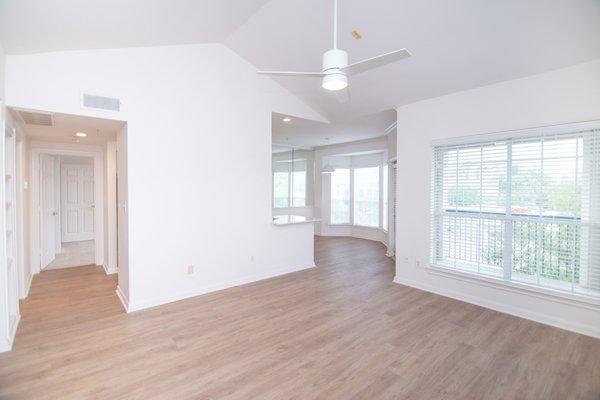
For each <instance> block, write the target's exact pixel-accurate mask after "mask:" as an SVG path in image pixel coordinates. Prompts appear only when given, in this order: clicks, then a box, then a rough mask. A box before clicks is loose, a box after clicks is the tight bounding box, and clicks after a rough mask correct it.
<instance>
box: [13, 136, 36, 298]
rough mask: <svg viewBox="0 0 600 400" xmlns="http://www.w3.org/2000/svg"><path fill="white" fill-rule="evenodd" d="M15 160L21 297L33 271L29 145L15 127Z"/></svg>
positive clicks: (25, 294)
mask: <svg viewBox="0 0 600 400" xmlns="http://www.w3.org/2000/svg"><path fill="white" fill-rule="evenodd" d="M17 132H18V135H17V152H18V155H17V161H18V162H19V164H20V165H19V167H17V171H18V172H20V175H18V176H17V177H16V179H17V197H16V198H17V221H18V222H17V226H18V227H19V226H20V227H21V230H20V231H19V232H17V233H18V235H19V237H18V246H17V248H18V250H17V251H18V259H19V272H20V279H19V282H20V290H19V294H20V297H21V298H22V299H23V298H25V297H27V295H28V294H29V288H30V287H31V280H32V278H33V272H32V270H31V262H30V252H29V243H30V242H29V237H30V234H29V227H30V225H29V224H30V222H29V219H30V213H29V202H30V200H29V163H30V147H29V140H28V139H27V137H26V136H25V134H24V132H23V131H22V130H21V129H20V127H18V128H17Z"/></svg>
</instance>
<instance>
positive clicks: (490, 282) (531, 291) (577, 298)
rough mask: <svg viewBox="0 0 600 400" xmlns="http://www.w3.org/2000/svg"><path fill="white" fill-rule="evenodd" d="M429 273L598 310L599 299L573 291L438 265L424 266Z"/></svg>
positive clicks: (599, 308) (599, 307) (599, 309)
mask: <svg viewBox="0 0 600 400" xmlns="http://www.w3.org/2000/svg"><path fill="white" fill-rule="evenodd" d="M425 269H427V270H428V271H429V272H430V273H432V274H435V275H442V276H447V277H451V278H454V279H458V280H461V281H464V282H476V283H479V284H482V285H484V286H488V287H493V288H497V289H502V290H506V291H509V292H514V293H520V294H525V295H528V296H532V297H537V298H540V299H543V300H552V301H556V302H559V303H563V304H567V305H570V306H573V305H574V306H578V307H584V308H588V309H590V310H593V311H600V299H596V298H592V297H587V296H585V295H578V294H574V293H567V292H560V291H558V290H552V289H551V288H545V287H540V286H532V285H528V284H526V283H523V282H518V281H507V280H504V279H500V278H494V277H491V276H484V275H476V274H472V273H469V272H467V271H460V270H453V269H449V268H446V267H443V266H440V265H432V266H430V267H425Z"/></svg>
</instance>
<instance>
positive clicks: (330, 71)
mask: <svg viewBox="0 0 600 400" xmlns="http://www.w3.org/2000/svg"><path fill="white" fill-rule="evenodd" d="M337 14H338V2H337V0H333V49H331V50H329V51H327V52H325V53H324V54H323V70H322V71H321V72H297V71H258V72H257V73H259V74H264V75H274V76H308V77H315V78H323V83H322V86H323V88H324V89H327V90H332V91H336V90H342V89H345V88H346V87H347V86H348V76H349V75H356V74H360V73H361V72H365V71H368V70H371V69H374V68H377V67H381V66H383V65H386V64H391V63H393V62H396V61H399V60H402V59H404V58H407V57H410V56H411V54H410V53H409V52H408V50H406V49H400V50H395V51H392V52H389V53H385V54H381V55H378V56H375V57H372V58H367V59H366V60H362V61H358V62H355V63H353V64H350V65H348V53H346V52H345V51H344V50H342V49H338V47H337Z"/></svg>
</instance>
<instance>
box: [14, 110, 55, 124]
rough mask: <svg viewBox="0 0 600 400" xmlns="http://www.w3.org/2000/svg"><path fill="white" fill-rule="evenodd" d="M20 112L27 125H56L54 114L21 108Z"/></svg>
mask: <svg viewBox="0 0 600 400" xmlns="http://www.w3.org/2000/svg"><path fill="white" fill-rule="evenodd" d="M18 112H19V115H20V116H21V119H22V120H23V122H25V123H26V124H27V125H43V126H54V119H53V118H52V114H48V113H41V112H35V111H23V110H19V111H18Z"/></svg>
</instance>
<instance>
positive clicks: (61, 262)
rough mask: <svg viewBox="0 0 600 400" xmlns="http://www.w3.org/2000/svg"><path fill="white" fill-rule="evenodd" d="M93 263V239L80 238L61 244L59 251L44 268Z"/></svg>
mask: <svg viewBox="0 0 600 400" xmlns="http://www.w3.org/2000/svg"><path fill="white" fill-rule="evenodd" d="M93 264H94V241H93V240H82V241H78V242H67V243H63V244H62V249H61V251H60V253H58V254H57V255H56V258H55V259H54V261H52V262H51V263H50V264H48V266H47V267H46V268H44V270H49V269H59V268H71V267H81V266H86V265H93Z"/></svg>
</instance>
